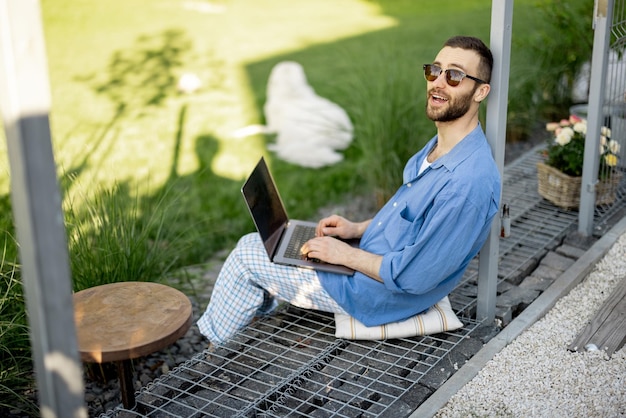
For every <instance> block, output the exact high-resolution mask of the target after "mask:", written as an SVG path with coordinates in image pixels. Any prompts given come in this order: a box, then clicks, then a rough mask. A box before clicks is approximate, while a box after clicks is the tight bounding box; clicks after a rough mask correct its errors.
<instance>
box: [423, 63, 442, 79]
mask: <svg viewBox="0 0 626 418" xmlns="http://www.w3.org/2000/svg"><path fill="white" fill-rule="evenodd" d="M439 74H441V69H440V68H439V67H436V66H434V65H429V64H427V65H424V77H425V78H426V80H428V81H435V80H436V79H437V77H439Z"/></svg>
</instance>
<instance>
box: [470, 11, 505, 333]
mask: <svg viewBox="0 0 626 418" xmlns="http://www.w3.org/2000/svg"><path fill="white" fill-rule="evenodd" d="M512 26H513V0H504V1H502V0H493V2H492V4H491V38H490V43H491V45H490V48H491V52H492V53H493V56H494V69H493V74H492V76H491V92H490V93H489V99H488V103H487V126H486V129H485V131H486V135H487V140H488V141H489V145H490V146H491V149H492V152H493V156H494V159H495V161H496V164H497V166H498V170H499V171H500V176H503V175H504V147H505V144H506V116H507V101H508V94H509V73H510V61H511V37H512ZM496 218H497V217H496ZM499 239H500V227H499V225H498V222H497V221H495V220H494V222H493V224H492V225H491V232H490V233H489V237H488V238H487V241H486V242H485V245H484V246H483V248H482V249H481V251H480V257H479V263H478V300H477V306H476V319H477V320H479V321H482V320H486V321H493V319H494V318H495V315H496V314H495V312H496V290H497V285H498V259H499Z"/></svg>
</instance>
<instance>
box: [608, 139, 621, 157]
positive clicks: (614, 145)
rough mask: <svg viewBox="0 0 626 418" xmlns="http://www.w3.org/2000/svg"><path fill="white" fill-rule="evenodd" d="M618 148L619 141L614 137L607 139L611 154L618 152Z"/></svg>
mask: <svg viewBox="0 0 626 418" xmlns="http://www.w3.org/2000/svg"><path fill="white" fill-rule="evenodd" d="M619 150H620V145H619V142H617V141H615V140H614V139H611V140H610V141H609V151H611V152H612V153H613V154H619Z"/></svg>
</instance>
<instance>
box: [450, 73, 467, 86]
mask: <svg viewBox="0 0 626 418" xmlns="http://www.w3.org/2000/svg"><path fill="white" fill-rule="evenodd" d="M463 77H465V74H463V73H462V72H461V71H459V70H446V81H447V82H448V84H450V85H451V86H452V87H456V86H458V85H459V83H460V82H461V80H463Z"/></svg>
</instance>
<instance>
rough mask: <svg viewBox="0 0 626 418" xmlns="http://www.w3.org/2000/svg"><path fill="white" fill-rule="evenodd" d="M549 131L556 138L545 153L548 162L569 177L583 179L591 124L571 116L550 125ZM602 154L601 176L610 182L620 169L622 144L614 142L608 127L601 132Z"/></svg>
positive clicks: (552, 139)
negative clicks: (615, 169)
mask: <svg viewBox="0 0 626 418" xmlns="http://www.w3.org/2000/svg"><path fill="white" fill-rule="evenodd" d="M546 130H547V131H549V132H552V134H553V136H552V137H551V138H549V139H548V146H547V148H546V150H545V151H544V155H545V157H546V161H545V163H546V164H547V165H549V166H551V167H554V168H556V169H557V170H559V171H561V172H562V173H565V174H567V175H569V176H573V177H580V176H582V173H583V161H584V153H585V152H584V151H585V136H586V135H587V121H586V120H585V119H582V118H580V117H578V116H575V115H571V116H570V117H569V119H563V120H561V121H560V122H550V123H548V124H547V125H546ZM598 151H599V152H600V164H599V172H598V177H599V179H600V180H606V179H607V178H608V177H609V176H610V175H611V174H612V173H613V171H614V168H615V166H617V163H618V160H619V158H618V154H619V152H620V144H619V143H618V142H617V141H615V140H613V139H611V129H610V128H607V127H606V126H603V127H602V128H601V130H600V147H599V149H598Z"/></svg>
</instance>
